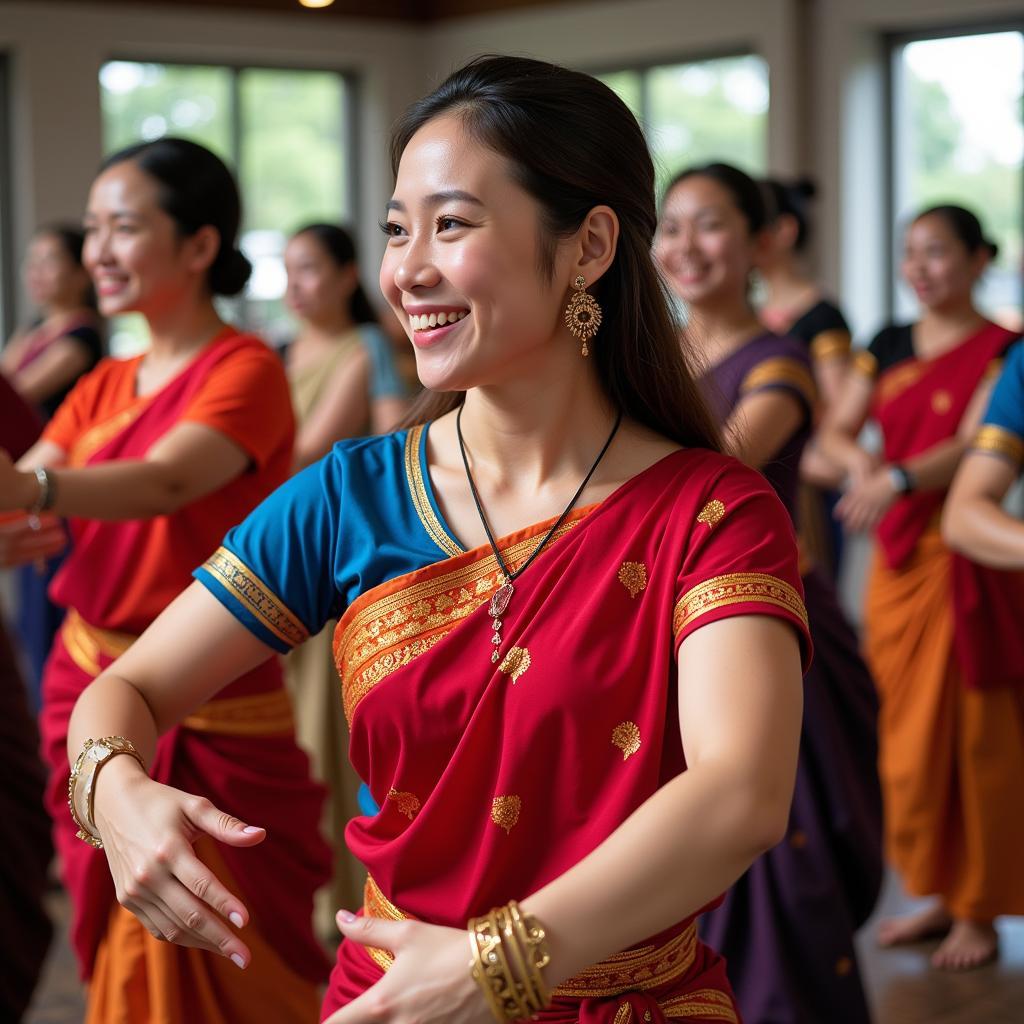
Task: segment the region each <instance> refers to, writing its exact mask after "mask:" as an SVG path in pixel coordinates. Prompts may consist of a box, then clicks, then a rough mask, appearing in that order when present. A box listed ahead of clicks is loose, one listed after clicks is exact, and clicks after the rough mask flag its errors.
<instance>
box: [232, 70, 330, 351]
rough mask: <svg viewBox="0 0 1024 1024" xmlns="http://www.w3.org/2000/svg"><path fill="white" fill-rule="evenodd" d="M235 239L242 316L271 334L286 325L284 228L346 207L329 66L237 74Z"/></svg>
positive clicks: (286, 231) (280, 333) (323, 217)
mask: <svg viewBox="0 0 1024 1024" xmlns="http://www.w3.org/2000/svg"><path fill="white" fill-rule="evenodd" d="M240 78H241V80H240V105H241V154H240V180H241V186H242V194H243V196H244V198H245V225H244V231H243V235H242V247H243V248H244V249H245V252H246V255H247V256H248V257H249V259H250V260H251V261H252V263H253V276H252V279H251V281H250V284H249V288H248V290H247V292H246V307H247V309H246V322H247V324H248V325H249V326H250V327H252V328H253V329H255V330H258V331H261V332H263V333H265V334H266V335H268V336H270V337H272V338H274V339H275V340H279V339H282V336H284V335H287V334H288V333H290V331H291V330H292V327H291V324H290V323H289V321H288V318H287V316H286V314H285V311H284V307H283V303H282V302H281V298H282V296H283V295H284V288H285V272H284V261H283V259H282V254H283V252H284V246H285V242H286V241H287V240H288V236H289V234H290V233H291V232H292V231H294V230H295V229H296V228H298V227H300V226H301V225H302V224H304V223H308V222H310V221H344V220H345V219H346V218H347V217H348V216H349V214H350V210H349V202H348V197H349V179H348V172H349V162H348V152H347V141H348V126H347V124H346V117H347V103H346V95H345V92H346V83H345V79H344V78H343V77H342V76H341V75H339V74H336V73H334V72H330V71H283V70H264V69H249V70H245V71H243V72H241V76H240Z"/></svg>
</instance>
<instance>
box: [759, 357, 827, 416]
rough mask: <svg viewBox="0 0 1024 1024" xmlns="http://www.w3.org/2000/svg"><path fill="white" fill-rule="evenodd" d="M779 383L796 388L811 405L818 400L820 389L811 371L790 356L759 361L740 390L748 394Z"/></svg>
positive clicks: (776, 385)
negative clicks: (816, 385)
mask: <svg viewBox="0 0 1024 1024" xmlns="http://www.w3.org/2000/svg"><path fill="white" fill-rule="evenodd" d="M779 385H782V386H785V387H791V388H795V389H796V390H797V391H798V392H799V393H800V395H801V396H802V397H803V398H804V400H805V401H806V402H807V403H808V404H809V405H814V403H815V402H816V401H817V398H818V389H817V388H816V387H815V384H814V377H813V376H812V375H811V371H810V370H808V369H807V367H806V366H804V364H803V363H801V362H800V361H799V360H798V359H790V358H789V357H788V356H776V357H774V358H772V359H766V360H765V361H764V362H763V363H758V365H757V366H755V367H754V368H753V369H752V370H751V371H750V373H748V374H747V375H746V377H744V378H743V384H742V385H741V387H740V391H741V392H742V393H743V394H748V393H749V392H751V391H755V390H757V389H758V388H765V387H778V386H779Z"/></svg>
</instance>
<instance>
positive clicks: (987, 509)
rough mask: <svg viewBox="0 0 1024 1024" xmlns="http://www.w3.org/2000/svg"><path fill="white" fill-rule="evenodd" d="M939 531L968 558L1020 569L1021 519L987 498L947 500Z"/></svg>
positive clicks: (1023, 550) (1023, 561)
mask: <svg viewBox="0 0 1024 1024" xmlns="http://www.w3.org/2000/svg"><path fill="white" fill-rule="evenodd" d="M942 535H943V537H944V538H945V541H946V543H947V544H949V546H950V547H952V548H954V549H955V550H957V551H960V552H961V553H962V554H964V555H966V556H967V557H968V558H970V559H971V560H972V561H975V562H980V563H981V564H982V565H988V566H991V567H992V568H994V569H1009V570H1016V571H1020V570H1024V523H1022V522H1021V521H1020V520H1019V519H1015V518H1014V517H1013V516H1011V515H1007V513H1006V512H1005V511H1004V510H1003V508H1002V507H1001V506H1000V505H999V504H998V503H997V502H995V501H993V500H991V499H989V498H986V497H973V498H967V497H964V498H958V499H957V500H956V501H947V502H946V507H945V510H944V512H943V515H942Z"/></svg>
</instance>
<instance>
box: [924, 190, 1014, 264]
mask: <svg viewBox="0 0 1024 1024" xmlns="http://www.w3.org/2000/svg"><path fill="white" fill-rule="evenodd" d="M925 217H941V218H942V220H944V221H945V222H946V227H948V228H949V230H950V231H952V232H953V234H954V235H955V236H956V237H957V239H958V240H959V241H960V242H961V244H962V245H963V247H964V248H965V249H966V250H967V251H968V252H969V253H970V254H971V255H972V256H973V255H974V254H975V253H976V252H978V251H979V250H983V251H984V252H986V253H988V258H989V259H991V260H994V259H995V258H996V256H998V255H999V246H998V245H996V243H995V242H993V241H991V240H990V239H988V238H986V237H985V232H984V231H983V230H982V227H981V221H980V220H978V218H977V217H976V216H975V215H974V214H973V213H971V211H970V210H967V209H965V208H964V207H962V206H956V205H955V204H953V203H942V204H940V205H938V206H929V207H928V209H927V210H922V211H921V212H920V213H919V214H918V215H917V216H916V217H915V218H914V219H913V221H912V222H911V223H913V224H916V223H917V222H918V221H919V220H922V219H924V218H925Z"/></svg>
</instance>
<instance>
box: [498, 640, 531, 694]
mask: <svg viewBox="0 0 1024 1024" xmlns="http://www.w3.org/2000/svg"><path fill="white" fill-rule="evenodd" d="M532 662H533V659H532V658H531V657H530V652H529V651H528V650H527V649H526V648H525V647H510V648H509V649H508V654H506V655H505V657H504V658H503V659H502V662H501V664H500V665H499V666H498V670H499V671H500V672H504V673H505V675H507V676H511V677H512V685H513V686H514V685H515V684H516V683H517V682H519V677H520V676H522V675H525V674H526V670H527V669H528V668H529V667H530V665H531V664H532Z"/></svg>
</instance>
